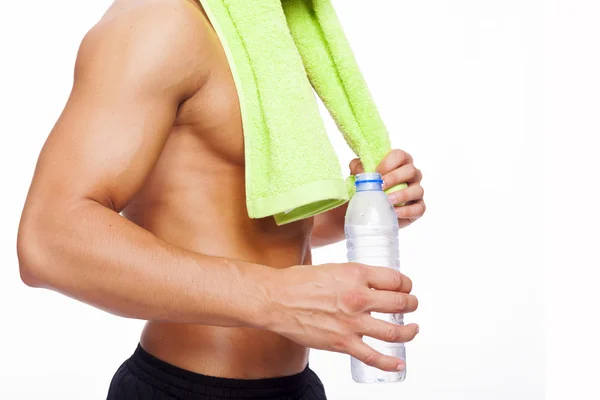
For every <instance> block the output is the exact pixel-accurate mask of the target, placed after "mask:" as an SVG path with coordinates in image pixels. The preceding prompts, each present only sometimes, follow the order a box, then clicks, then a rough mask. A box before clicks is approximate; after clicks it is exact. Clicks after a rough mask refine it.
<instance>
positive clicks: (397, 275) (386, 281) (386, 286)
mask: <svg viewBox="0 0 600 400" xmlns="http://www.w3.org/2000/svg"><path fill="white" fill-rule="evenodd" d="M366 271H367V272H366V277H367V283H368V284H369V287H370V288H373V289H379V290H394V291H396V292H402V293H410V291H411V290H412V281H411V280H410V278H409V277H408V276H406V275H404V274H403V273H401V272H398V271H396V270H394V269H392V268H387V267H372V266H366Z"/></svg>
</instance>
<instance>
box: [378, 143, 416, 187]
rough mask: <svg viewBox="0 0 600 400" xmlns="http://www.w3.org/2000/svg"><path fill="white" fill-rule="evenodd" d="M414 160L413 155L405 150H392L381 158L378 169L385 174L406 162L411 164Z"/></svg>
mask: <svg viewBox="0 0 600 400" xmlns="http://www.w3.org/2000/svg"><path fill="white" fill-rule="evenodd" d="M412 161H413V159H412V156H411V155H410V154H408V153H407V152H405V151H404V150H399V149H396V150H392V151H390V152H389V153H388V154H387V155H386V156H385V157H384V158H383V160H381V162H380V163H379V165H378V166H377V168H376V171H377V172H379V173H380V174H381V175H385V174H387V173H388V172H390V171H393V170H395V169H397V168H399V167H401V166H402V165H404V164H411V163H412ZM400 183H402V182H400Z"/></svg>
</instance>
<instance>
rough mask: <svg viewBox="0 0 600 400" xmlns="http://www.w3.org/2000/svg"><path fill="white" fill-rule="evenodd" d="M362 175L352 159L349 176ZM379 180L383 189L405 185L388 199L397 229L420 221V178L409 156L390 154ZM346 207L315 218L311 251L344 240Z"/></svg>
mask: <svg viewBox="0 0 600 400" xmlns="http://www.w3.org/2000/svg"><path fill="white" fill-rule="evenodd" d="M362 172H364V170H363V167H362V164H361V162H360V159H358V158H355V159H354V160H352V161H351V162H350V173H351V174H352V175H357V174H360V173H362ZM377 172H379V173H380V174H381V176H382V178H383V182H384V183H383V189H384V190H385V189H386V188H390V187H394V186H396V185H399V184H401V183H408V187H406V188H405V189H402V190H399V191H396V192H392V193H390V194H389V195H388V198H389V199H390V201H391V202H392V204H394V205H396V204H404V205H403V206H396V207H395V210H396V215H397V217H398V226H399V227H400V228H404V227H406V226H408V225H410V224H412V223H413V222H414V221H416V220H417V219H419V218H421V217H422V216H423V214H424V213H425V201H424V200H423V195H424V191H423V187H422V186H421V179H422V178H423V175H422V174H421V171H420V170H419V169H417V168H416V167H415V165H414V163H413V159H412V156H411V155H410V154H408V153H406V152H405V151H402V150H392V151H391V152H389V153H388V154H387V155H386V156H385V157H384V159H383V160H381V162H380V163H379V165H378V166H377ZM347 209H348V204H347V203H346V204H344V205H343V206H340V207H337V208H334V209H333V210H330V211H328V212H326V213H323V214H320V215H317V216H316V217H315V223H314V227H313V232H312V237H311V245H312V246H313V247H320V246H325V245H328V244H332V243H336V242H339V241H340V240H343V239H344V217H345V215H346V210H347Z"/></svg>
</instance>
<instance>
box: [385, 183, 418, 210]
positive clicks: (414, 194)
mask: <svg viewBox="0 0 600 400" xmlns="http://www.w3.org/2000/svg"><path fill="white" fill-rule="evenodd" d="M424 195H425V190H424V189H423V186H421V184H420V183H415V182H413V183H410V184H409V185H408V187H407V188H405V189H402V190H397V191H395V192H392V193H388V195H387V196H388V199H390V203H392V204H393V205H398V204H406V203H408V202H409V201H418V200H421V199H422V198H423V196H424Z"/></svg>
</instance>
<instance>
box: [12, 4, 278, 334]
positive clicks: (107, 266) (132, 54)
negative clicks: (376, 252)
mask: <svg viewBox="0 0 600 400" xmlns="http://www.w3.org/2000/svg"><path fill="white" fill-rule="evenodd" d="M185 7H187V5H186V4H185V2H181V3H179V4H178V3H174V2H171V3H170V4H168V5H167V4H166V2H165V3H164V4H160V3H158V5H155V6H148V7H146V8H145V9H144V10H142V11H135V18H134V15H128V14H127V13H121V14H119V15H117V16H115V17H113V18H105V19H104V20H103V21H101V22H100V23H99V24H98V25H97V26H96V27H94V28H93V29H92V30H91V31H90V32H89V33H88V35H87V36H86V37H85V39H84V40H83V42H82V45H81V48H80V51H79V54H78V58H77V62H76V68H75V82H74V86H73V90H72V93H71V95H70V98H69V100H68V103H67V105H66V107H65V109H64V111H63V113H62V115H61V116H60V118H59V120H58V121H57V123H56V125H55V127H54V129H53V130H52V132H51V134H50V136H49V137H48V139H47V142H46V143H45V145H44V147H43V149H42V152H41V154H40V157H39V161H38V165H37V167H36V171H35V174H34V178H33V182H32V185H31V188H30V192H29V194H28V198H27V201H26V204H25V208H24V211H23V215H22V220H21V225H20V230H19V236H18V255H19V261H20V267H21V274H22V277H23V280H24V281H25V282H26V283H27V284H29V285H31V286H42V287H47V288H51V289H53V290H56V291H59V292H62V293H64V294H66V295H68V296H71V297H74V298H77V299H79V300H82V301H84V302H86V303H89V304H92V305H94V306H96V307H99V308H102V309H104V310H107V311H109V312H112V313H115V314H118V315H122V316H126V317H135V318H141V319H147V320H169V321H177V322H195V323H207V324H218V325H225V326H227V325H250V324H254V325H260V324H261V322H262V319H261V316H262V312H261V311H262V309H261V307H262V306H263V304H264V303H265V301H266V297H267V296H268V295H267V294H266V293H265V291H266V290H267V289H266V287H267V286H266V285H265V284H264V282H265V281H269V276H270V269H268V268H267V267H264V266H258V265H249V264H244V263H240V262H233V261H229V260H226V259H223V258H216V257H208V256H204V255H200V254H196V253H192V252H188V251H184V250H182V249H179V248H177V247H174V246H172V245H169V244H168V243H167V242H165V241H163V240H161V239H159V238H157V237H155V236H154V235H152V234H150V233H149V232H147V231H145V230H144V229H142V228H140V227H138V226H137V225H135V224H133V223H131V222H130V221H128V220H126V219H125V218H123V217H122V216H121V215H119V212H120V211H121V210H122V209H123V208H124V207H125V206H126V205H127V203H128V201H129V200H130V199H131V197H132V196H133V195H134V194H135V193H136V192H137V191H138V190H139V189H140V187H141V185H142V184H143V182H144V180H145V179H146V177H147V176H148V174H149V172H150V171H151V169H152V167H153V165H154V164H155V162H156V161H157V159H158V157H159V155H160V152H161V150H162V148H163V145H164V144H165V141H166V139H167V135H168V133H169V131H170V129H171V127H172V124H173V121H174V118H175V116H176V112H177V108H178V106H179V104H180V103H181V102H182V101H184V100H185V99H186V98H188V97H190V96H191V95H192V94H194V93H195V92H196V91H197V90H198V89H199V88H200V87H201V86H202V82H203V79H204V78H205V76H206V71H204V70H203V69H202V64H201V62H202V59H201V57H202V48H201V46H200V45H199V42H200V40H201V36H202V35H203V34H205V31H204V30H203V27H202V26H201V23H202V21H201V20H200V19H199V18H197V17H196V16H195V15H194V14H193V13H194V12H197V10H195V9H189V10H188V9H185ZM132 12H133V11H132ZM200 90H201V89H200Z"/></svg>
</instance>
